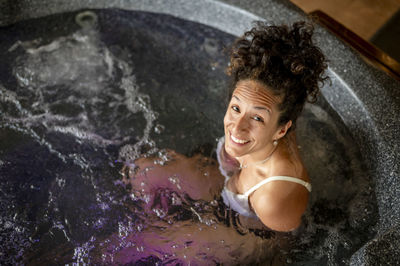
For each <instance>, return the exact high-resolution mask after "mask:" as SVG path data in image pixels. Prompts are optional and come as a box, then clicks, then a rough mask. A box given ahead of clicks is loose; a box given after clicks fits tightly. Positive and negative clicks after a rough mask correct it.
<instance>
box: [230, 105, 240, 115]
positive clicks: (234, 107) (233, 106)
mask: <svg viewBox="0 0 400 266" xmlns="http://www.w3.org/2000/svg"><path fill="white" fill-rule="evenodd" d="M231 108H232V110H233V111H235V112H237V113H240V109H239V107H237V106H236V105H232V107H231Z"/></svg>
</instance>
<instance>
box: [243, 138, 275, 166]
mask: <svg viewBox="0 0 400 266" xmlns="http://www.w3.org/2000/svg"><path fill="white" fill-rule="evenodd" d="M278 146H279V144H278V145H277V146H274V145H272V144H271V145H268V146H267V147H266V148H265V149H263V150H261V151H258V152H255V153H252V154H247V155H245V156H242V157H239V158H237V159H238V161H239V162H240V164H241V166H242V168H246V167H247V166H250V165H253V164H262V163H264V162H266V161H268V160H269V159H270V157H271V156H272V154H273V153H274V152H275V150H276V149H277V148H278Z"/></svg>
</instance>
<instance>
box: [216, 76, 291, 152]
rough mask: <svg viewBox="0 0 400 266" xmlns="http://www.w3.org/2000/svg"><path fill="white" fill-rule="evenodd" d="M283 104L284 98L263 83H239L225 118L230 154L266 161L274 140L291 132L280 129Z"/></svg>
mask: <svg viewBox="0 0 400 266" xmlns="http://www.w3.org/2000/svg"><path fill="white" fill-rule="evenodd" d="M279 103H280V98H279V97H278V96H275V95H273V93H272V92H271V91H270V90H268V89H267V88H266V87H265V86H264V85H262V84H261V83H260V82H257V81H254V80H241V81H239V82H238V83H237V85H236V88H235V90H234V92H233V94H232V98H231V101H230V103H229V106H228V109H227V111H226V114H225V118H224V130H225V149H226V151H227V152H228V154H229V155H231V156H234V157H241V156H244V155H247V154H250V155H254V158H257V157H260V158H265V154H267V153H269V152H270V151H271V149H272V148H273V144H272V143H273V141H274V140H276V139H278V138H280V137H283V136H284V135H285V134H286V131H287V129H288V128H285V127H284V126H278V119H279V115H280V113H279V110H278V105H279ZM290 124H291V123H290ZM289 127H290V125H289Z"/></svg>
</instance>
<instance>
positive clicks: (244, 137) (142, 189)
mask: <svg viewBox="0 0 400 266" xmlns="http://www.w3.org/2000/svg"><path fill="white" fill-rule="evenodd" d="M312 32H313V30H312V28H311V27H310V26H309V25H306V24H305V23H303V22H300V23H295V24H294V25H293V26H292V27H291V28H289V27H287V26H267V25H266V24H264V23H258V24H257V25H256V27H254V28H253V29H251V30H250V31H248V32H246V33H245V34H244V35H243V36H242V37H241V38H239V39H238V40H237V41H236V42H235V43H234V45H233V48H232V51H231V60H230V66H229V68H228V74H229V75H230V76H231V77H232V86H231V88H232V90H231V91H232V92H231V98H230V102H229V105H228V108H227V111H226V114H225V118H224V131H225V136H224V137H223V138H221V139H220V141H219V144H218V149H217V158H218V162H219V167H218V165H217V164H216V162H215V161H214V160H213V159H210V158H204V157H203V156H201V155H196V156H194V157H191V158H188V157H186V156H184V155H180V154H177V153H175V152H169V153H168V157H169V160H168V161H167V162H166V164H164V163H161V164H160V163H159V159H158V158H142V159H139V160H136V161H135V166H134V167H130V168H128V167H127V168H126V170H129V171H128V172H127V173H126V174H125V178H124V181H125V182H126V183H127V184H130V185H131V186H132V191H133V193H132V194H133V195H134V198H135V199H142V202H143V203H144V206H140V211H142V210H143V211H142V212H141V213H143V215H144V216H145V218H143V219H147V220H149V219H153V221H155V220H157V222H154V224H155V226H153V227H151V226H149V225H148V227H147V229H148V230H143V231H142V230H139V232H137V233H135V234H132V236H128V237H127V238H124V241H125V242H127V239H130V240H129V241H136V243H135V244H130V246H131V248H130V249H127V248H125V249H124V250H123V251H121V252H119V253H118V254H115V253H114V254H113V256H114V257H113V260H115V259H116V258H117V257H119V259H118V261H123V262H124V263H125V262H128V261H131V260H132V259H134V260H139V259H142V258H148V257H152V256H154V254H158V255H156V256H157V257H160V256H161V257H162V256H164V255H160V254H175V256H178V257H179V256H180V259H181V260H184V261H186V262H187V261H189V262H196V263H204V262H206V261H211V260H212V261H215V262H218V263H226V264H232V263H233V264H241V263H243V262H247V263H250V262H251V261H258V260H262V259H263V258H264V257H265V256H266V253H268V252H266V248H265V247H266V246H268V245H267V244H266V242H265V241H264V240H265V239H266V238H260V237H257V234H246V233H243V232H238V230H237V229H232V227H230V226H227V225H229V224H233V223H235V224H240V225H241V226H243V225H245V227H247V228H248V227H250V228H253V230H258V232H259V229H260V228H261V229H263V231H265V230H266V229H267V228H269V229H272V230H274V231H283V232H287V231H292V230H294V229H296V228H297V227H298V226H299V225H300V223H301V216H302V214H303V212H304V210H305V209H306V206H307V201H308V197H309V192H310V191H311V185H310V180H309V177H308V175H307V171H306V169H305V167H304V165H303V163H302V161H301V158H300V156H299V152H298V147H297V144H296V138H295V134H294V128H295V122H296V119H297V117H298V116H299V115H300V113H301V111H302V109H303V106H304V104H305V102H306V100H307V99H308V100H310V101H314V100H315V98H316V95H317V93H318V91H319V89H318V85H319V83H322V82H323V81H324V80H325V79H326V78H325V77H323V76H322V74H323V72H324V70H325V68H326V62H325V58H324V56H323V54H322V53H321V51H320V50H319V49H318V48H317V47H315V46H314V45H313V43H312V40H311V36H312ZM218 168H219V170H220V171H218ZM220 173H222V175H223V176H221V174H220ZM160 191H161V192H160ZM221 191H222V192H221ZM178 194H179V195H184V196H183V197H179V196H177V195H178ZM220 195H221V196H222V198H223V202H224V203H225V204H226V205H227V206H229V207H230V208H231V209H233V210H234V211H236V212H237V213H239V214H240V215H239V218H240V219H239V221H238V222H235V221H224V220H220V221H215V219H214V220H212V219H213V218H211V219H209V220H208V221H212V222H210V224H211V225H212V226H210V225H209V224H208V223H207V221H206V220H207V219H208V218H207V217H208V216H207V215H208V214H210V215H211V214H212V211H210V212H209V213H208V214H207V213H202V214H201V215H199V213H198V210H197V209H196V206H193V207H192V205H190V203H189V204H187V207H186V208H187V210H188V212H190V213H192V216H193V217H195V219H197V220H198V221H199V224H200V225H201V226H199V225H197V224H194V223H193V219H192V218H190V219H189V220H185V222H182V220H179V219H176V220H174V219H169V218H168V219H166V218H165V219H164V217H167V216H168V214H170V213H173V212H172V211H171V208H173V206H172V205H176V204H178V205H182V204H181V202H182V201H185V200H186V199H187V197H186V196H188V197H189V198H190V199H193V200H205V201H209V202H210V201H212V200H213V199H215V198H219V197H220ZM176 202H178V203H176ZM171 206H172V207H171ZM151 213H155V215H154V216H157V217H150V216H149V215H150V214H151ZM179 215H181V214H179ZM185 215H187V214H185ZM139 216H140V215H139ZM183 216H184V215H183V214H182V215H181V217H183ZM149 217H150V218H149ZM158 218H160V219H158ZM205 225H207V226H205ZM150 227H151V228H152V229H151V230H150V229H149V228H150ZM252 232H255V231H252ZM258 235H260V234H258ZM138 239H140V244H138V241H139V240H138ZM167 239H168V241H167ZM171 241H172V242H171ZM273 242H277V241H273ZM170 243H175V244H174V245H171V244H170ZM187 243H190V244H187ZM194 243H197V244H196V245H195V244H194ZM269 243H271V241H269ZM185 245H191V248H192V249H186V248H185V249H180V250H179V252H180V253H179V252H178V249H175V248H174V246H180V247H182V246H185ZM221 245H222V246H221ZM138 246H140V247H141V248H140V252H138V251H137V250H138V248H137V247H138ZM142 247H143V249H142ZM221 247H223V248H221ZM268 249H269V248H268ZM189 250H190V252H189ZM227 250H228V251H229V252H227ZM269 250H270V252H271V254H272V256H274V254H276V253H274V252H272V251H271V250H273V249H272V248H271V249H269ZM232 254H235V255H232ZM255 254H257V255H255ZM103 255H104V254H103ZM127 258H128V259H127ZM125 259H127V260H125Z"/></svg>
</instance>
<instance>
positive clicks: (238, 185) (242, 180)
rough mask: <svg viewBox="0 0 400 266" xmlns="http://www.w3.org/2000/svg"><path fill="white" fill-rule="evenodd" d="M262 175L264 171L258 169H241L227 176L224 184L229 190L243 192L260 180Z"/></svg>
mask: <svg viewBox="0 0 400 266" xmlns="http://www.w3.org/2000/svg"><path fill="white" fill-rule="evenodd" d="M263 176H265V172H264V171H262V170H260V169H257V168H255V169H254V168H250V169H242V170H241V171H239V172H237V173H235V174H233V175H232V177H231V178H229V180H228V181H227V184H226V186H227V188H228V189H229V190H230V191H232V192H234V193H236V194H244V193H246V192H247V191H248V190H249V189H250V188H252V187H253V186H255V185H256V184H257V183H258V182H260V181H261V180H262V179H263V178H262V177H263Z"/></svg>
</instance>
